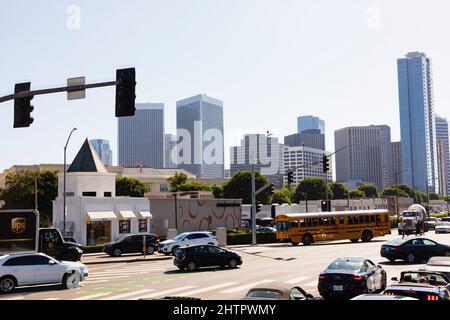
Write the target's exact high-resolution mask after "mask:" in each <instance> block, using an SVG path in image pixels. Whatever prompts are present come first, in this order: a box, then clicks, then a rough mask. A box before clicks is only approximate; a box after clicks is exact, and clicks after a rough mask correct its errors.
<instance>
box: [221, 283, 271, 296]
mask: <svg viewBox="0 0 450 320" xmlns="http://www.w3.org/2000/svg"><path fill="white" fill-rule="evenodd" d="M274 281H275V280H261V281H256V282H253V283H249V284H246V285H243V286H239V287H235V288H232V289H228V290H224V291H220V293H234V292H238V291H242V290H245V289H250V288H252V287H254V286H257V285H260V284H263V283H270V282H274Z"/></svg>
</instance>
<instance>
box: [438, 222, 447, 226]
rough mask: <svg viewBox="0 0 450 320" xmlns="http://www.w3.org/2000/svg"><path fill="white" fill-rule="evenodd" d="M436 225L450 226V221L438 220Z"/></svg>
mask: <svg viewBox="0 0 450 320" xmlns="http://www.w3.org/2000/svg"><path fill="white" fill-rule="evenodd" d="M437 226H450V222H448V221H442V222H438V223H437Z"/></svg>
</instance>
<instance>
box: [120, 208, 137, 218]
mask: <svg viewBox="0 0 450 320" xmlns="http://www.w3.org/2000/svg"><path fill="white" fill-rule="evenodd" d="M119 217H120V218H121V219H134V218H136V215H135V214H134V212H133V211H130V210H120V211H119Z"/></svg>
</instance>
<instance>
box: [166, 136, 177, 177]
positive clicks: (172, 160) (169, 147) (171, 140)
mask: <svg viewBox="0 0 450 320" xmlns="http://www.w3.org/2000/svg"><path fill="white" fill-rule="evenodd" d="M176 145H177V136H176V135H174V134H170V133H166V134H165V135H164V168H168V169H174V168H176V167H177V163H176V154H175V152H173V151H174V149H175V146H176Z"/></svg>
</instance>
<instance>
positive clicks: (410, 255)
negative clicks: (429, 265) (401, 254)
mask: <svg viewBox="0 0 450 320" xmlns="http://www.w3.org/2000/svg"><path fill="white" fill-rule="evenodd" d="M406 261H407V262H409V263H414V261H416V256H415V255H414V253H412V252H410V253H408V255H407V256H406Z"/></svg>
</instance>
